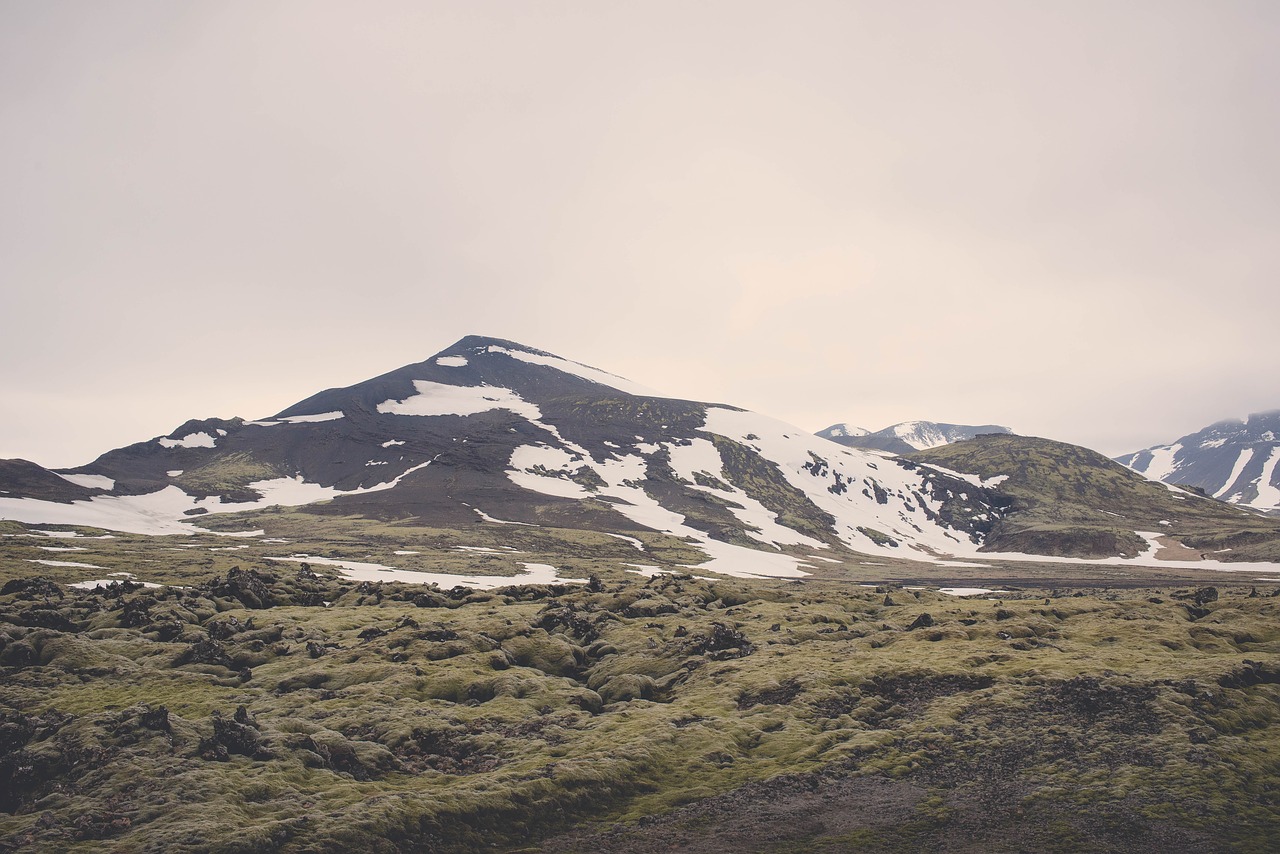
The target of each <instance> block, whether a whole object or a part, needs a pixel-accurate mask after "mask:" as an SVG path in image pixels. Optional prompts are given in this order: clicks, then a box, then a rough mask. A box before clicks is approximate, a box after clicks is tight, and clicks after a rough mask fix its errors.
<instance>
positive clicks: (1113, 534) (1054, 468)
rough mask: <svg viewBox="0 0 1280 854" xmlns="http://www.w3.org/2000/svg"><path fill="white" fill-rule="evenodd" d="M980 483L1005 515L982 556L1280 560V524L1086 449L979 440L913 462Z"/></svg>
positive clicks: (1008, 438)
mask: <svg viewBox="0 0 1280 854" xmlns="http://www.w3.org/2000/svg"><path fill="white" fill-rule="evenodd" d="M909 459H910V460H911V461H914V462H916V463H920V464H923V465H925V466H927V467H933V468H935V469H938V470H941V471H947V472H951V473H953V474H965V475H970V476H973V477H974V480H975V483H976V484H981V485H983V486H985V487H986V488H987V489H988V490H989V493H988V494H989V496H990V500H992V501H993V502H995V503H997V504H999V505H1000V506H1001V512H1000V513H999V515H998V518H997V519H996V520H995V522H994V524H993V525H992V527H991V530H990V531H989V532H988V533H987V536H986V539H985V544H984V546H983V548H984V550H989V551H995V552H1001V551H1004V552H1025V553H1029V554H1042V555H1062V556H1073V557H1103V556H1107V555H1121V556H1125V557H1131V556H1133V555H1135V554H1139V553H1149V556H1152V557H1158V558H1159V559H1162V560H1176V561H1198V560H1205V559H1207V560H1254V561H1275V560H1280V524H1277V523H1276V522H1274V521H1273V520H1270V519H1266V518H1264V517H1261V516H1259V515H1258V514H1256V513H1252V512H1249V511H1246V510H1242V509H1240V508H1238V507H1233V506H1231V505H1229V504H1224V503H1222V502H1220V501H1214V500H1212V499H1210V498H1206V497H1205V496H1203V495H1201V494H1199V493H1197V492H1195V491H1192V490H1189V489H1181V488H1178V487H1174V486H1170V485H1167V484H1163V483H1160V482H1158V481H1153V480H1150V479H1149V478H1146V477H1143V476H1142V475H1140V474H1138V473H1136V472H1134V471H1132V470H1130V469H1127V468H1125V467H1124V466H1121V465H1119V464H1118V463H1115V462H1113V461H1112V460H1109V459H1107V458H1106V457H1104V456H1103V455H1101V454H1099V453H1097V452H1095V451H1091V450H1089V449H1087V448H1081V447H1077V446H1075V445H1068V444H1065V443H1063V442H1054V441H1051V440H1049V439H1039V438H1034V437H1029V436H1015V435H1012V434H1008V435H998V434H990V435H982V436H977V437H975V438H974V439H972V440H970V441H967V442H958V443H955V444H950V445H944V446H941V447H937V448H931V449H929V450H924V451H918V452H915V453H913V454H911V455H910V458H909Z"/></svg>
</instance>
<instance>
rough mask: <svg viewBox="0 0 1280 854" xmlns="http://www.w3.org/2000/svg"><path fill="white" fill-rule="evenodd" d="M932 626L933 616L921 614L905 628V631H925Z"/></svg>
mask: <svg viewBox="0 0 1280 854" xmlns="http://www.w3.org/2000/svg"><path fill="white" fill-rule="evenodd" d="M932 626H933V616H932V615H930V614H921V615H920V616H918V617H916V619H915V622H913V623H912V624H911V625H909V626H907V631H909V632H911V631H915V630H916V629H927V628H931V627H932Z"/></svg>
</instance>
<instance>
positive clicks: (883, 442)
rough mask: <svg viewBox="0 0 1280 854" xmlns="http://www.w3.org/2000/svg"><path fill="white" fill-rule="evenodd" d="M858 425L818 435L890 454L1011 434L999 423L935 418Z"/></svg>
mask: <svg viewBox="0 0 1280 854" xmlns="http://www.w3.org/2000/svg"><path fill="white" fill-rule="evenodd" d="M858 429H859V428H853V429H849V428H848V425H846V424H833V425H832V426H830V427H828V428H826V429H825V430H820V431H818V433H817V435H819V436H821V437H823V438H824V439H830V440H831V441H833V442H839V443H840V444H841V445H844V446H846V447H849V448H873V449H875V450H880V451H888V452H889V453H891V454H910V453H911V452H912V451H920V450H924V449H925V448H936V447H938V446H939V445H947V444H950V443H952V442H962V441H964V440H965V439H972V438H973V437H974V436H980V435H983V434H985V433H1008V432H1010V431H1009V428H1008V427H1001V426H999V425H997V424H983V425H981V426H975V425H969V424H942V423H939V422H936V421H903V422H902V423H901V424H894V425H892V426H889V427H886V428H884V429H883V430H877V431H876V432H874V433H870V432H867V431H866V430H862V431H861V432H856V431H857V430H858Z"/></svg>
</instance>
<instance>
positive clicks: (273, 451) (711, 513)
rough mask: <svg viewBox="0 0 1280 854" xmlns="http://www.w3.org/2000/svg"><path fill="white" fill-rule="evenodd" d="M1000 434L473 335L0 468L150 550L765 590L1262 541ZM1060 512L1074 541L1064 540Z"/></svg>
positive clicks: (78, 517)
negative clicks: (633, 561) (820, 572)
mask: <svg viewBox="0 0 1280 854" xmlns="http://www.w3.org/2000/svg"><path fill="white" fill-rule="evenodd" d="M898 428H900V429H897V430H895V429H894V428H890V429H889V430H887V431H881V433H883V434H891V435H892V437H893V438H894V440H895V441H897V442H899V443H900V444H901V446H902V447H905V448H906V449H907V450H909V451H912V452H913V453H917V452H915V451H914V449H915V448H916V447H917V446H923V445H926V444H934V443H936V442H939V441H942V442H954V441H955V440H956V439H958V438H962V437H963V438H967V437H969V436H972V435H975V434H981V433H993V432H1002V433H1004V432H1007V431H1005V429H1004V428H1001V427H961V426H957V425H945V424H942V425H939V424H930V423H928V422H911V423H910V424H909V425H898ZM845 432H852V431H848V430H847V431H845ZM873 435H874V434H873ZM845 438H846V439H847V438H852V437H845ZM1004 438H1010V439H1019V441H1016V442H1004V443H1000V442H990V441H986V442H985V443H984V442H982V441H979V442H975V443H957V444H951V445H947V446H946V447H939V448H935V449H934V451H931V452H929V453H936V452H938V451H946V450H948V449H956V450H963V449H965V448H966V447H967V446H968V445H970V444H973V445H974V446H975V447H974V449H973V453H968V452H966V454H962V455H961V456H954V455H950V456H944V457H939V458H937V459H932V458H929V457H928V456H927V455H924V456H922V455H923V454H925V452H918V453H917V455H916V456H915V457H914V458H913V459H907V458H899V457H895V456H893V455H892V454H890V453H886V452H885V451H882V450H874V449H871V450H868V449H862V448H851V447H840V446H839V445H835V444H833V443H832V442H831V441H829V440H828V439H826V438H822V437H820V436H816V435H813V434H810V433H808V432H806V431H804V430H802V429H800V428H798V427H794V426H792V425H790V424H786V423H784V422H782V421H778V420H775V419H773V418H770V417H768V416H765V415H760V414H757V413H754V412H748V411H745V410H742V409H739V408H736V407H733V406H729V405H724V404H711V403H701V402H697V401H688V400H676V399H672V398H666V397H662V396H660V395H659V394H657V393H656V392H653V391H652V390H650V389H646V388H643V387H641V386H639V385H636V384H635V383H632V382H630V381H629V380H626V379H624V378H622V377H618V376H615V375H613V374H609V373H606V372H605V371H601V370H599V369H596V368H592V367H589V366H587V365H583V364H580V363H577V362H573V361H569V360H567V359H563V358H560V357H558V356H555V355H552V354H550V353H547V352H545V351H542V350H536V349H534V348H531V347H526V346H524V345H521V344H517V343H514V342H511V341H503V340H500V339H495V338H482V337H477V336H470V337H467V338H464V339H462V340H461V341H459V342H457V343H456V344H454V345H453V346H452V347H449V348H447V349H445V350H443V351H441V352H440V353H437V354H436V355H435V356H432V357H431V358H429V359H427V360H426V361H423V362H419V363H417V364H413V365H407V366H405V367H403V368H399V369H397V370H395V371H391V372H390V373H387V374H383V375H382V376H379V377H375V378H373V379H370V380H367V381H365V382H362V383H358V384H356V385H353V386H349V387H346V388H334V389H329V390H327V391H323V392H320V393H319V394H316V395H313V396H311V397H309V398H307V399H306V400H303V401H301V402H300V403H297V404H295V405H294V406H291V407H289V408H287V409H285V410H283V411H282V412H280V413H278V414H276V415H273V416H271V417H269V418H261V419H257V420H253V421H246V420H244V419H240V418H232V419H209V420H202V421H188V422H186V423H185V424H183V425H182V426H181V427H179V428H178V429H177V430H174V431H173V432H172V433H170V434H169V435H167V436H160V437H157V438H154V439H151V440H148V441H145V442H139V443H137V444H134V445H129V446H127V447H124V448H119V449H117V450H114V451H109V452H108V453H106V454H103V455H102V456H101V457H99V458H98V459H97V460H94V461H93V462H92V463H90V464H88V465H86V466H82V467H80V468H76V469H70V470H62V471H50V470H47V469H44V468H42V467H40V466H38V465H36V464H35V463H30V462H26V461H21V460H11V461H0V519H9V520H14V521H18V522H25V523H27V524H55V525H84V526H92V527H96V528H103V529H108V530H116V531H125V532H135V533H143V534H160V535H163V534H190V533H194V532H198V531H200V530H202V525H208V526H209V527H212V528H216V529H218V530H219V532H220V533H224V534H227V533H229V534H235V535H243V536H253V535H255V533H256V534H261V530H255V528H260V526H261V525H263V524H269V519H268V517H269V516H270V514H252V515H246V516H238V517H229V518H224V519H222V520H220V521H217V522H216V523H215V522H209V521H207V520H209V519H210V518H211V517H215V516H218V515H219V514H231V513H240V512H242V511H255V510H265V509H267V508H271V507H294V508H298V512H301V513H305V514H312V515H316V516H330V517H349V518H354V519H363V520H381V521H384V522H391V523H395V524H396V525H410V526H418V527H419V528H424V527H425V528H431V529H433V530H438V531H453V532H459V536H463V535H464V534H463V533H461V532H467V531H472V530H474V529H475V526H503V525H513V524H514V525H533V526H541V527H543V528H546V529H551V530H557V531H562V532H568V533H566V534H565V536H567V537H568V538H569V541H572V540H573V534H572V532H575V531H577V532H581V531H592V532H598V533H605V534H608V535H610V536H612V537H617V538H619V539H621V540H624V541H627V542H630V543H632V544H633V545H634V546H635V547H636V548H637V549H638V550H643V549H644V548H645V546H644V543H643V541H642V539H641V538H643V537H648V538H650V539H653V540H654V541H655V542H657V541H659V540H661V541H662V542H663V543H666V544H667V545H668V546H670V545H671V544H675V545H676V546H678V547H679V548H681V549H683V550H684V551H685V552H688V551H689V550H690V548H691V547H692V548H693V549H696V550H700V551H701V552H702V553H704V554H705V560H702V561H700V562H696V563H695V564H693V565H696V566H697V567H698V568H700V569H706V570H708V571H713V572H722V573H728V574H735V575H762V576H775V577H788V576H797V575H801V574H804V573H803V570H801V569H800V568H799V567H801V566H805V565H807V566H809V567H812V566H814V564H813V563H811V562H812V561H817V560H828V559H831V558H830V557H829V556H832V555H834V556H836V557H837V558H839V557H840V556H841V555H845V556H850V555H852V554H871V555H885V556H890V555H892V556H896V557H908V558H914V559H917V560H934V559H938V558H947V557H964V556H975V555H977V554H978V552H979V550H983V551H991V550H1003V549H1008V550H1010V551H1030V552H1033V553H1038V554H1069V555H1075V556H1089V557H1098V556H1103V557H1105V556H1108V555H1110V556H1117V555H1127V556H1130V557H1132V556H1135V555H1136V553H1137V552H1138V551H1139V549H1138V546H1141V547H1142V548H1143V549H1145V548H1147V546H1146V545H1144V544H1146V543H1149V542H1154V541H1155V540H1154V539H1152V538H1153V537H1155V535H1154V534H1151V533H1150V532H1152V531H1155V530H1157V523H1158V525H1159V526H1161V527H1163V528H1164V530H1165V531H1166V532H1167V534H1168V535H1175V534H1178V532H1179V531H1180V530H1181V529H1179V528H1178V526H1179V525H1182V524H1184V522H1186V523H1187V524H1190V522H1188V520H1191V521H1194V523H1195V524H1194V526H1193V527H1188V528H1187V529H1186V532H1187V534H1188V535H1192V534H1194V535H1203V534H1204V532H1205V531H1206V530H1213V531H1216V530H1218V528H1219V527H1223V526H1225V527H1223V530H1226V529H1230V530H1231V531H1233V532H1234V534H1239V519H1238V518H1237V517H1247V518H1248V519H1252V520H1257V521H1258V524H1263V525H1264V527H1265V526H1266V525H1272V526H1273V527H1274V524H1273V523H1271V522H1270V521H1269V520H1259V519H1258V517H1257V516H1256V515H1254V514H1250V513H1244V512H1242V511H1240V510H1237V509H1234V508H1229V507H1225V506H1224V505H1222V504H1220V503H1219V502H1213V501H1207V500H1204V499H1199V498H1198V496H1194V495H1191V494H1189V493H1182V491H1181V490H1176V492H1178V493H1180V497H1179V496H1174V498H1172V499H1168V498H1166V497H1165V493H1166V492H1168V490H1166V489H1165V488H1163V487H1160V488H1156V487H1155V485H1154V484H1151V482H1150V481H1148V480H1145V479H1142V478H1138V477H1136V476H1135V475H1133V474H1132V473H1130V472H1128V471H1126V470H1125V469H1124V468H1123V467H1122V466H1119V465H1117V464H1115V463H1112V462H1110V461H1108V460H1106V459H1105V458H1100V457H1099V458H1098V459H1097V460H1092V458H1090V459H1089V460H1085V461H1084V462H1081V461H1080V460H1075V459H1074V458H1073V457H1072V455H1073V454H1077V452H1081V451H1083V449H1078V448H1074V446H1067V445H1061V444H1060V443H1044V440H1027V439H1022V438H1021V437H1007V436H987V437H986V439H987V440H993V439H1004ZM979 446H981V447H979ZM979 452H980V453H979ZM974 454H977V456H974ZM1077 456H1078V454H1077ZM1094 456H1097V455H1094ZM1082 459H1083V458H1082ZM1272 467H1273V468H1274V465H1273V466H1272ZM1033 471H1034V472H1046V473H1045V474H1035V475H1034V476H1032V474H1030V472H1033ZM1064 471H1070V472H1076V473H1077V474H1078V478H1077V480H1079V481H1080V483H1085V484H1096V483H1105V482H1110V481H1113V480H1115V479H1116V477H1117V473H1119V475H1124V476H1127V477H1130V478H1132V479H1134V480H1137V481H1140V482H1141V483H1142V484H1145V485H1146V486H1147V492H1145V493H1144V492H1142V491H1141V490H1137V491H1133V490H1129V491H1128V492H1125V495H1130V496H1132V497H1131V499H1129V498H1126V499H1124V500H1123V501H1121V502H1120V503H1121V504H1125V503H1126V502H1127V503H1131V504H1135V505H1143V506H1141V507H1135V508H1127V506H1125V507H1121V506H1117V507H1114V508H1113V507H1108V508H1107V512H1106V513H1105V514H1101V515H1099V514H1098V513H1094V512H1093V511H1092V510H1089V512H1087V513H1082V511H1080V510H1079V508H1077V507H1075V505H1073V504H1071V502H1072V501H1076V503H1077V504H1078V503H1079V502H1078V500H1077V499H1078V498H1079V495H1080V494H1082V493H1081V492H1080V489H1078V488H1076V487H1074V486H1072V487H1070V488H1065V487H1063V486H1062V483H1063V482H1064V481H1063V475H1062V472H1064ZM1074 476H1075V475H1073V477H1074ZM1006 481H1007V484H1005V482H1006ZM1073 482H1074V481H1073ZM1015 487H1016V489H1015ZM1152 490H1155V492H1156V493H1159V500H1157V499H1156V498H1155V497H1153V493H1152ZM1191 499H1195V500H1191ZM1094 503H1096V502H1094ZM1201 504H1203V505H1207V508H1205V507H1201V506H1200V505H1201ZM1068 505H1070V507H1068ZM1184 505H1185V507H1186V508H1189V509H1187V510H1186V511H1185V512H1183V510H1182V509H1181V508H1183V506H1184ZM1064 508H1068V509H1064ZM1068 510H1069V512H1068ZM1175 511H1177V512H1175ZM1192 511H1194V512H1192ZM1091 514H1092V515H1091ZM1215 514H1216V515H1215ZM1068 515H1070V516H1072V518H1073V520H1074V521H1073V523H1072V524H1073V525H1074V526H1075V527H1074V528H1073V529H1072V530H1071V531H1068V533H1069V534H1070V537H1069V538H1067V539H1064V537H1066V536H1067V535H1066V534H1063V533H1062V531H1063V530H1064V528H1063V525H1062V522H1063V519H1064V518H1066V516H1068ZM1193 516H1194V517H1195V518H1194V519H1192V517H1193ZM1095 517H1096V518H1095ZM1184 517H1185V518H1184ZM1117 519H1118V520H1121V521H1115V520H1117ZM1046 520H1047V521H1046ZM1130 520H1131V521H1130ZM1150 520H1155V521H1154V522H1152V521H1150ZM1165 522H1168V523H1169V524H1168V525H1167V526H1165V525H1164V523H1165ZM1220 523H1221V525H1220ZM1264 523H1265V524H1264ZM1100 525H1102V526H1103V527H1104V528H1105V530H1102V531H1101V534H1100V535H1099V526H1100ZM1143 525H1145V526H1146V527H1145V528H1143V527H1142V526H1143ZM1193 528H1194V529H1193ZM501 530H509V529H501ZM1142 531H1146V532H1147V533H1141V532H1142ZM1257 533H1258V532H1253V531H1252V530H1251V531H1250V532H1249V537H1252V538H1253V540H1256V539H1257V536H1256V534H1257ZM1261 534H1262V535H1263V539H1265V540H1267V541H1268V542H1269V541H1270V538H1271V537H1272V535H1273V534H1274V535H1276V536H1278V537H1280V533H1277V532H1275V531H1271V529H1270V528H1267V529H1266V530H1265V531H1261ZM1161 536H1165V535H1164V534H1161ZM1068 539H1069V542H1068V541H1067V540H1068ZM1253 540H1250V542H1252V541H1253ZM1214 542H1215V543H1216V542H1217V541H1214ZM1234 542H1235V541H1230V542H1226V541H1223V544H1221V545H1219V546H1218V547H1217V548H1214V549H1211V551H1214V552H1217V551H1222V550H1224V549H1225V550H1227V551H1230V549H1232V548H1236V546H1234V545H1232V543H1234ZM1188 548H1190V546H1188ZM1206 548H1208V547H1207V546H1206ZM823 552H825V554H826V555H827V556H826V557H824V556H822V553H823ZM806 561H809V562H810V563H808V564H806V563H805V562H806ZM682 565H684V564H682Z"/></svg>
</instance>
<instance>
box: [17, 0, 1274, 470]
mask: <svg viewBox="0 0 1280 854" xmlns="http://www.w3.org/2000/svg"><path fill="white" fill-rule="evenodd" d="M1277 47H1280V7H1276V6H1274V5H1272V4H1265V3H1258V2H1225V3H1203V2H1201V3H1193V2H1162V3H1154V2H1150V3H1148V2H1137V3H1130V4H1124V5H1116V4H1104V3H1093V2H1084V3H1075V4H1070V5H1069V6H1068V5H1062V6H1049V5H1047V4H1046V5H1032V4H1025V3H1016V2H973V3H965V4H954V3H942V2H914V3H913V2H907V3H901V4H892V5H888V4H879V3H858V2H853V3H849V2H843V3H834V2H833V3H825V2H807V3H798V4H787V5H786V6H785V7H784V6H783V5H782V4H771V3H752V2H740V3H705V4H697V5H689V4H675V3H664V2H656V3H651V4H644V5H643V6H639V7H637V6H635V5H633V4H623V3H593V4H583V3H554V2H548V3H539V4H536V5H535V4H528V5H526V4H512V3H459V2H441V3H431V4H422V3H410V2H385V3H380V4H377V5H376V6H360V7H357V6H355V5H354V4H344V3H335V2H307V3H303V2H263V3H254V4H170V3H164V2H158V0H147V1H146V2H143V0H130V2H95V3H88V2H42V3H38V4H36V3H32V4H22V3H0V131H2V132H0V180H2V181H3V186H4V187H5V188H6V193H5V196H4V198H3V200H0V276H2V277H3V282H4V286H3V288H2V289H0V312H2V313H3V316H4V317H5V318H6V320H7V322H6V323H5V335H4V336H3V338H0V354H2V358H3V364H4V366H5V369H4V370H3V371H2V372H0V458H7V457H23V458H26V459H31V460H34V461H36V462H38V463H41V464H42V465H47V466H50V467H71V466H76V465H81V464H84V463H87V462H89V461H90V460H92V459H93V458H94V457H96V456H98V455H99V454H100V453H103V452H105V451H107V450H110V449H112V448H115V447H118V446H121V445H125V444H129V443H132V442H137V441H143V440H146V439H149V438H151V437H153V436H158V435H163V434H165V433H168V432H169V431H171V430H173V429H174V428H175V427H177V426H178V425H179V424H180V423H182V422H183V421H186V420H188V419H190V418H207V417H214V416H216V417H232V416H242V417H246V418H255V417H261V416H263V415H267V414H271V413H274V412H277V411H280V410H282V409H284V408H286V407H287V406H289V405H291V404H292V403H294V402H296V401H298V400H301V399H303V398H305V397H307V396H309V395H311V394H313V393H315V392H317V391H319V390H321V389H324V388H328V387H335V386H345V385H350V384H353V383H356V382H359V381H361V380H364V379H367V378H369V377H372V376H375V375H377V374H380V373H384V372H386V371H389V370H392V369H395V368H397V367H400V366H401V365H404V364H409V363H413V362H418V361H422V360H424V359H426V358H428V357H429V356H431V355H432V354H434V353H435V352H437V351H438V350H440V349H442V348H444V347H447V346H448V345H449V344H451V343H453V342H454V341H455V340H457V339H458V338H460V337H462V336H463V335H466V334H482V335H490V336H493V337H501V338H509V339H512V340H516V341H519V342H521V343H524V344H527V345H529V346H532V347H537V348H539V349H544V350H548V351H550V352H553V353H556V354H558V355H561V356H564V357H566V358H569V359H573V360H576V361H580V362H584V363H587V364H591V365H595V366H597V367H599V368H602V369H604V370H607V371H610V372H613V373H617V374H620V375H623V376H626V377H629V378H631V379H633V380H635V381H637V382H640V383H643V384H645V385H648V386H651V387H654V388H655V389H658V390H661V391H662V392H664V393H666V394H669V395H671V396H673V397H681V398H689V399H696V400H705V401H709V402H723V403H731V404H733V405H736V406H742V407H746V408H749V409H753V410H756V411H759V412H763V413H766V414H768V415H772V416H774V417H777V418H781V419H783V420H785V421H788V422H791V423H793V424H795V425H797V426H799V427H803V428H805V429H807V430H811V431H816V430H819V429H822V428H824V427H826V426H828V425H830V424H833V423H837V422H847V423H851V424H855V425H857V426H860V427H864V428H866V429H870V430H876V429H880V428H882V427H885V426H887V425H889V424H893V423H897V422H901V421H907V420H931V421H945V422H953V423H963V424H988V423H990V424H1002V425H1006V426H1008V427H1010V428H1012V429H1013V430H1014V431H1016V432H1019V433H1024V434H1028V435H1039V436H1045V437H1048V438H1053V439H1060V440H1063V441H1068V442H1072V443H1075V444H1081V445H1085V446H1087V447H1091V448H1095V449H1097V450H1099V451H1102V452H1103V453H1106V454H1107V455H1109V456H1115V455H1119V454H1121V453H1126V452H1130V451H1136V450H1139V449H1141V448H1144V447H1147V446H1150V445H1153V444H1157V443H1163V442H1169V441H1172V440H1174V439H1176V438H1178V437H1179V436H1182V435H1184V434H1186V433H1189V432H1193V431H1195V430H1198V429H1200V428H1201V427H1204V426H1207V425H1208V424H1210V423H1213V422H1216V421H1220V420H1223V419H1226V418H1232V417H1244V416H1245V415H1247V414H1249V413H1252V412H1261V411H1267V410H1274V409H1276V408H1278V407H1280V387H1278V384H1277V382H1276V380H1275V377H1276V376H1278V375H1280V348H1276V347H1275V346H1274V345H1272V344H1269V343H1268V342H1269V341H1270V340H1271V338H1270V334H1269V333H1268V332H1267V329H1268V328H1269V327H1270V326H1271V325H1272V324H1273V322H1274V319H1275V318H1276V317H1278V316H1280V287H1277V283H1276V279H1277V276H1276V273H1277V269H1278V268H1280V263H1278V262H1280V244H1278V243H1277V241H1276V239H1275V234H1276V233H1278V231H1280V164H1278V163H1277V160H1276V158H1275V156H1274V152H1275V151H1276V150H1280V107H1278V106H1277V101H1276V99H1275V97H1274V90H1275V81H1276V80H1277V79H1280V50H1278V49H1277ZM1246 321H1249V323H1246Z"/></svg>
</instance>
